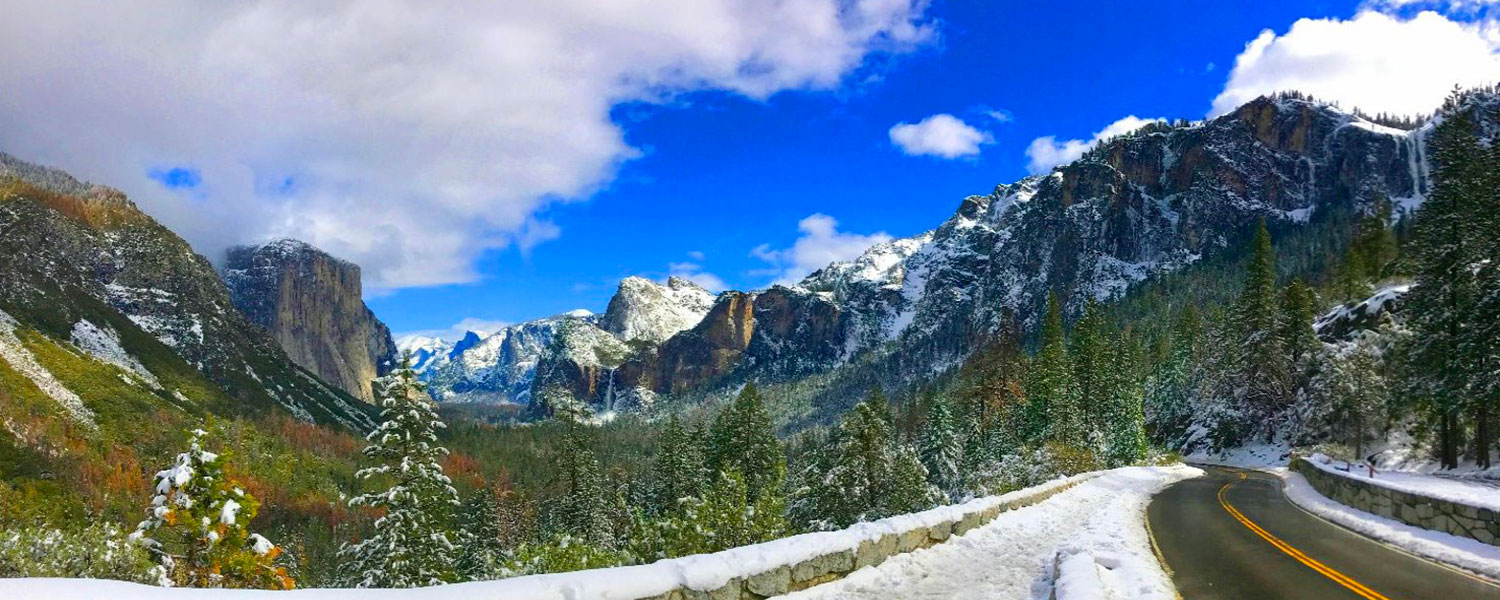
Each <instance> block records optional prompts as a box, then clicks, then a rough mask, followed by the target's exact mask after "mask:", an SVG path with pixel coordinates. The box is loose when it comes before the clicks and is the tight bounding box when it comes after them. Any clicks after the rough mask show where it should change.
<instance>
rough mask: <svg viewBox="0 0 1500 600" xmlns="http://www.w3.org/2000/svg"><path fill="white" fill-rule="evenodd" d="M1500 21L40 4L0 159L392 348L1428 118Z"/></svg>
mask: <svg viewBox="0 0 1500 600" xmlns="http://www.w3.org/2000/svg"><path fill="white" fill-rule="evenodd" d="M1490 4H1491V3H1490V2H1488V1H1479V0H1461V1H1457V2H1414V1H1409V0H1381V1H1377V2H1370V1H1368V0H1367V1H1365V2H1352V1H1351V2H1301V1H1299V2H1284V1H1280V0H1257V1H1254V2H1248V1H1246V2H1241V1H1227V2H1214V3H1202V2H1149V3H1137V2H1118V1H1113V0H1100V1H1086V2H1069V3H1012V2H981V1H964V2H957V1H941V0H935V1H932V2H924V1H922V0H759V1H741V0H555V1H552V2H545V3H526V2H509V3H494V2H459V1H454V2H443V3H436V4H433V3H419V2H416V1H415V0H367V1H362V2H355V1H352V0H351V1H338V0H330V1H329V2H318V3H305V2H297V1H294V0H257V1H244V2H224V3H201V2H189V1H187V0H150V1H147V2H141V3H119V4H118V5H100V4H97V3H88V2H82V1H78V2H74V1H72V0H16V1H14V2H8V3H7V8H6V12H7V13H8V18H6V19H0V151H4V152H9V153H11V154H14V155H16V156H18V157H21V158H23V159H27V160H31V161H34V162H41V163H44V164H50V165H53V166H57V167H60V168H63V169H65V170H68V171H70V172H72V173H74V174H76V175H79V176H80V177H83V178H86V179H89V180H92V181H95V182H99V183H105V184H109V185H113V186H115V187H119V188H121V189H123V190H125V191H126V192H127V193H128V194H129V195H130V197H131V198H132V199H134V200H135V201H136V202H137V203H138V204H139V205H141V206H142V208H143V209H145V210H146V211H147V212H148V213H150V214H152V215H153V216H154V217H156V218H157V219H158V220H160V221H162V222H163V223H164V224H166V225H168V226H169V227H171V228H173V229H174V230H175V231H177V232H179V233H180V234H182V235H183V236H184V237H185V238H187V239H188V241H190V242H191V243H192V244H193V245H194V247H195V248H196V249H197V250H198V251H199V252H200V253H203V254H204V255H205V256H208V257H210V259H215V260H217V259H218V258H219V257H220V256H221V255H222V253H223V250H224V249H225V248H226V247H228V246H230V245H233V244H239V243H253V242H256V241H264V240H266V239H270V238H273V237H279V236H292V237H297V238H300V239H304V240H306V241H309V242H311V243H313V244H315V245H317V246H319V247H322V248H324V249H326V250H328V251H330V252H331V253H333V254H335V255H337V256H340V257H343V258H346V259H349V260H352V261H354V262H357V263H358V264H360V265H361V266H362V267H363V271H364V279H365V284H366V302H367V303H368V304H369V305H370V307H371V308H372V309H373V310H374V311H375V313H376V314H377V315H378V316H379V317H380V318H381V319H382V320H384V321H385V322H386V323H387V324H388V325H390V327H391V329H392V330H393V331H395V332H398V334H399V333H415V332H420V333H427V334H435V335H445V336H450V337H451V336H456V335H458V334H460V333H461V332H462V331H463V330H465V329H469V328H474V329H480V330H488V329H492V328H494V327H497V326H499V325H500V324H503V323H515V322H520V321H524V320H529V319H532V318H537V317H542V316H547V315H551V314H556V313H560V312H563V311H567V310H571V309H575V308H585V309H590V310H593V311H596V312H602V311H603V309H604V307H605V306H606V304H607V303H608V300H609V297H610V295H611V294H612V293H613V291H614V288H615V286H616V285H617V283H618V282H619V280H620V279H621V278H622V277H625V276H629V275H642V276H646V277H650V278H653V279H665V278H666V277H668V276H670V275H678V276H683V277H687V278H689V279H692V280H694V281H697V282H699V283H700V284H702V285H704V286H705V287H708V288H709V289H711V290H714V291H719V290H722V289H758V288H763V287H765V286H768V285H771V284H774V283H788V282H794V281H796V280H797V279H799V278H800V277H802V276H804V275H806V274H807V273H809V272H811V271H812V270H815V269H817V268H819V267H821V266H823V265H826V264H827V263H828V262H830V261H833V260H847V259H850V258H853V257H855V256H857V255H858V254H859V253H860V252H861V251H863V250H864V249H865V248H867V247H868V246H869V245H870V244H873V243H876V242H880V241H884V240H888V239H891V238H892V237H903V236H910V235H915V234H918V233H921V232H923V231H926V230H928V229H931V228H933V227H936V226H937V225H938V224H940V223H941V222H942V221H943V220H945V219H946V218H948V217H949V216H950V215H951V214H952V212H953V210H954V209H956V208H957V207H958V205H959V202H960V201H961V200H962V199H963V198H964V197H965V196H967V195H971V194H984V193H988V192H989V191H990V190H992V189H993V188H994V186H996V185H997V184H1003V183H1009V182H1012V181H1015V180H1016V179H1019V178H1021V177H1025V176H1027V175H1028V174H1032V173H1045V172H1047V171H1048V170H1050V169H1051V168H1052V167H1053V166H1056V165H1058V164H1062V163H1065V162H1067V161H1069V160H1072V159H1073V158H1076V157H1077V156H1078V155H1080V154H1081V153H1082V152H1083V151H1084V150H1086V149H1087V148H1088V147H1089V146H1091V145H1092V144H1093V143H1095V142H1097V141H1098V140H1100V139H1103V138H1107V137H1109V136H1111V135H1116V134H1119V133H1124V132H1126V131H1129V130H1131V129H1133V128H1135V127H1139V126H1141V125H1143V124H1145V123H1148V122H1150V121H1151V120H1153V119H1158V118H1166V119H1177V118H1187V119H1202V118H1205V117H1211V116H1215V115H1218V114H1222V113H1224V112H1228V111H1230V110H1233V108H1234V107H1235V106H1238V105H1239V104H1241V103H1243V102H1245V101H1248V100H1250V99H1253V98H1254V97H1256V96H1258V95H1260V94H1264V93H1268V92H1271V91H1276V90H1281V89H1300V90H1303V91H1307V92H1310V93H1313V94H1314V95H1316V96H1319V97H1321V98H1325V99H1329V100H1334V101H1337V102H1339V103H1340V104H1341V105H1342V106H1359V107H1361V108H1364V109H1365V110H1368V111H1371V112H1381V111H1384V112H1393V113H1402V114H1411V113H1419V112H1429V111H1431V109H1433V108H1435V107H1436V106H1437V104H1438V103H1439V102H1440V101H1441V99H1442V97H1443V96H1444V95H1445V94H1446V92H1447V91H1448V90H1449V89H1451V88H1452V87H1453V86H1454V85H1455V84H1463V85H1474V84H1481V83H1493V82H1495V81H1500V27H1497V25H1496V18H1497V17H1500V10H1496V11H1492V10H1491V6H1490ZM1492 12H1493V13H1494V14H1493V15H1492V14H1491V13H1492Z"/></svg>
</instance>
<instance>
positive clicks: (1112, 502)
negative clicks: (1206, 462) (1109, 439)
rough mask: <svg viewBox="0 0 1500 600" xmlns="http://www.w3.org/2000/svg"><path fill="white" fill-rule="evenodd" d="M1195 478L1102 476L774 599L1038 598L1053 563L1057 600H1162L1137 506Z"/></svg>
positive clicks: (1164, 472)
mask: <svg viewBox="0 0 1500 600" xmlns="http://www.w3.org/2000/svg"><path fill="white" fill-rule="evenodd" d="M1202 474H1203V471H1201V470H1199V469H1195V468H1192V467H1187V466H1174V467H1127V468H1123V469H1115V470H1112V471H1106V472H1104V473H1103V474H1102V475H1099V476H1098V477H1095V478H1093V479H1090V480H1088V481H1085V482H1083V483H1080V484H1078V485H1077V486H1075V487H1073V488H1072V489H1069V490H1067V491H1065V492H1062V493H1060V494H1058V495H1056V496H1053V497H1052V498H1049V499H1048V500H1047V501H1045V502H1042V503H1040V504H1037V505H1034V506H1029V507H1026V508H1021V509H1017V510H1013V511H1009V512H1004V513H1000V515H999V516H998V517H996V518H995V520H994V521H991V522H990V523H989V524H987V525H985V526H983V527H980V528H978V529H975V530H973V531H970V532H968V533H967V534H964V535H962V536H958V537H955V538H953V539H951V540H949V541H948V542H946V543H943V544H939V545H936V546H933V547H931V548H928V549H926V550H919V551H916V552H912V553H908V554H902V555H899V556H895V557H892V558H890V559H889V560H887V561H885V562H884V563H881V564H880V565H877V566H874V567H866V568H864V569H860V570H858V571H855V572H854V573H852V574H850V575H849V576H848V577H846V578H844V579H841V580H838V581H834V582H831V583H827V584H824V585H820V586H817V587H813V588H810V589H807V590H804V591H801V592H797V593H794V594H790V595H787V596H784V598H786V599H787V600H812V599H835V598H836V599H840V600H843V599H857V598H859V599H886V598H891V599H894V598H931V599H938V598H943V599H947V598H974V599H978V598H1046V597H1048V595H1049V594H1051V591H1052V586H1053V582H1054V580H1055V579H1056V573H1055V570H1056V568H1057V565H1059V564H1061V565H1062V570H1063V577H1062V579H1061V580H1058V581H1057V583H1058V584H1059V586H1060V587H1059V590H1058V592H1059V594H1058V597H1059V598H1090V599H1098V598H1161V599H1171V598H1174V597H1175V591H1174V588H1173V587H1172V583H1171V579H1170V578H1169V577H1168V576H1167V574H1166V572H1164V571H1163V570H1162V568H1161V565H1159V564H1158V563H1157V562H1156V559H1155V555H1154V554H1153V552H1152V550H1151V541H1150V537H1149V534H1147V532H1146V526H1145V515H1146V505H1147V504H1148V503H1149V502H1150V501H1151V496H1152V495H1153V494H1155V493H1156V492H1157V491H1159V490H1161V489H1162V488H1164V487H1166V486H1168V485H1170V484H1172V483H1175V482H1177V481H1181V480H1183V479H1189V478H1192V477H1197V476H1199V475H1202ZM1090 569H1092V572H1090ZM1101 591H1102V592H1103V593H1102V594H1101V593H1099V592H1101ZM1064 593H1067V594H1070V595H1067V596H1065V595H1063V594H1064Z"/></svg>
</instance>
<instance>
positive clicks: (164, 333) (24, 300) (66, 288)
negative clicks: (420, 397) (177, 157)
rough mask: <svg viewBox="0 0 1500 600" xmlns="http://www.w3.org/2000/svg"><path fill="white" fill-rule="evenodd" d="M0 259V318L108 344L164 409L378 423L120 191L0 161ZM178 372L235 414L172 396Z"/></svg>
mask: <svg viewBox="0 0 1500 600" xmlns="http://www.w3.org/2000/svg"><path fill="white" fill-rule="evenodd" d="M0 257H4V259H3V260H0V311H3V312H5V313H7V314H9V315H10V316H11V318H12V319H13V320H14V321H15V322H17V323H18V324H19V326H20V327H24V328H28V329H31V330H35V331H37V332H39V333H41V334H42V335H45V336H48V337H51V338H53V339H57V340H62V341H65V342H71V341H75V340H79V335H77V334H78V332H93V333H98V334H100V335H102V336H103V338H99V339H104V338H108V340H109V341H110V343H109V344H107V345H109V346H116V345H118V346H119V348H118V352H119V353H123V355H124V356H119V357H117V359H118V360H119V361H120V363H121V364H127V365H130V366H131V367H132V369H131V370H133V371H135V370H136V369H135V368H134V367H136V366H140V367H141V370H140V371H146V372H140V371H137V374H138V375H139V376H140V377H141V378H143V379H145V380H147V381H157V382H158V385H159V387H158V388H156V389H154V392H153V393H156V394H158V395H160V396H161V399H162V401H163V402H167V403H170V404H173V405H176V406H177V407H179V408H180V409H182V410H187V411H189V412H194V413H197V412H201V411H205V410H210V411H214V412H235V411H264V410H270V409H272V407H280V408H282V409H284V410H286V411H288V412H289V413H290V414H293V415H295V416H297V417H299V418H302V419H305V420H308V421H315V422H320V423H332V424H339V425H343V426H347V427H349V428H352V429H360V430H362V429H367V428H369V427H372V426H373V424H374V419H373V418H372V413H371V412H370V411H369V410H368V408H367V407H365V406H364V405H362V404H361V403H359V402H358V401H356V400H355V399H354V398H352V397H350V396H349V395H348V394H345V393H343V392H340V391H337V390H333V389H329V387H328V386H326V385H324V383H323V382H322V381H321V380H319V379H318V378H317V377H316V376H314V375H312V374H310V373H308V372H307V371H306V370H304V369H302V368H299V367H298V366H297V365H296V364H295V363H293V362H292V361H291V360H290V359H289V358H288V357H287V355H286V353H285V352H283V351H282V350H281V348H280V347H279V345H277V344H276V343H275V341H273V340H272V339H271V338H270V337H269V336H267V335H266V334H265V333H264V332H262V331H261V330H260V329H258V328H257V327H255V326H253V325H252V324H251V323H250V322H249V321H248V320H246V318H245V317H244V316H243V315H241V314H240V313H239V312H238V311H236V310H235V309H234V305H233V304H232V303H231V301H230V299H229V292H228V290H227V289H226V288H225V286H224V283H223V282H222V281H220V279H219V277H218V275H217V274H216V273H215V272H214V269H213V267H212V265H210V264H209V262H208V261H207V260H206V259H204V258H203V257H202V256H199V255H197V254H195V253H194V252H193V251H192V248H190V247H189V246H188V244H187V242H185V241H183V240H182V239H181V238H179V237H177V235H175V234H173V233H172V232H171V231H169V230H168V229H166V228H165V227H162V226H161V225H160V224H158V223H157V222H156V221H154V220H152V219H151V218H150V217H149V216H147V215H145V214H144V213H142V212H140V211H139V210H138V209H137V208H136V206H135V205H134V204H133V203H131V202H130V201H129V200H128V199H126V198H125V196H124V195H123V194H121V193H120V192H118V191H116V190H113V189H110V188H106V187H102V186H92V185H88V184H85V183H82V182H79V181H77V180H76V179H74V178H72V177H70V176H68V175H67V174H66V173H63V172H61V171H58V170H55V169H49V168H45V167H38V166H36V165H31V164H28V163H25V162H23V161H20V160H17V159H15V158H13V157H10V156H8V155H5V154H0ZM84 337H85V338H88V337H95V338H98V337H99V336H98V335H95V336H84ZM84 346H89V344H83V346H80V347H84ZM111 350H114V348H111ZM181 369H187V370H190V371H194V372H196V373H195V374H194V375H193V377H200V376H201V377H203V378H206V379H207V380H208V381H212V382H214V384H215V385H216V386H217V387H218V388H221V389H222V390H224V393H225V394H226V395H227V396H229V397H231V398H233V400H234V402H235V405H234V406H218V405H207V404H205V403H206V402H208V400H207V399H205V398H201V397H197V396H195V393H194V391H193V390H192V389H191V387H190V386H183V387H182V389H178V388H177V387H174V385H175V384H179V383H182V382H183V381H184V378H183V377H184V376H183V375H182V373H181ZM184 390H185V391H186V393H184Z"/></svg>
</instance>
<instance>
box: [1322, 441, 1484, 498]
mask: <svg viewBox="0 0 1500 600" xmlns="http://www.w3.org/2000/svg"><path fill="white" fill-rule="evenodd" d="M1307 462H1308V464H1311V465H1312V466H1314V467H1317V468H1318V469H1319V470H1322V471H1325V472H1328V473H1332V474H1334V475H1338V476H1340V477H1348V478H1350V479H1356V480H1359V481H1361V482H1364V483H1367V484H1370V485H1378V486H1380V487H1383V488H1389V489H1393V490H1400V491H1403V492H1406V493H1409V494H1417V495H1419V496H1426V497H1428V498H1436V499H1438V500H1447V501H1449V502H1457V503H1459V504H1466V505H1468V506H1475V507H1479V508H1488V509H1490V510H1493V511H1497V512H1500V489H1497V488H1496V487H1494V486H1490V485H1485V484H1483V483H1472V482H1468V481H1460V480H1456V479H1448V478H1446V477H1435V476H1432V475H1422V474H1418V473H1403V472H1392V471H1380V470H1377V471H1375V476H1374V477H1370V474H1369V471H1368V470H1367V469H1365V468H1364V467H1362V466H1360V465H1357V464H1356V465H1355V466H1354V467H1353V468H1351V469H1349V470H1348V471H1344V470H1342V469H1339V468H1338V467H1336V466H1334V465H1335V461H1333V460H1332V459H1329V458H1328V457H1327V456H1324V455H1322V454H1314V455H1313V456H1311V457H1309V458H1308V460H1307ZM1340 462H1341V461H1340Z"/></svg>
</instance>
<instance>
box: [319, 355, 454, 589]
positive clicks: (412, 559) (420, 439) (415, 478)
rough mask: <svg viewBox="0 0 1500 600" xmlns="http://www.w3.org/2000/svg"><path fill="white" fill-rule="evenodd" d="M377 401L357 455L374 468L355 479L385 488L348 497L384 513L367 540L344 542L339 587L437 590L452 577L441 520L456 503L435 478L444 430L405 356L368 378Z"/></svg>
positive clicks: (442, 479)
mask: <svg viewBox="0 0 1500 600" xmlns="http://www.w3.org/2000/svg"><path fill="white" fill-rule="evenodd" d="M374 388H375V394H376V396H377V397H378V398H380V406H381V411H380V418H381V423H380V426H379V427H377V428H376V429H375V430H374V431H371V432H370V434H369V435H367V436H365V439H366V440H368V441H369V442H370V445H369V446H366V447H365V449H364V455H365V458H366V459H368V460H370V461H372V462H374V463H375V465H374V466H370V467H366V468H363V469H360V470H359V471H358V472H357V473H355V476H356V477H357V478H359V479H361V480H363V481H366V482H370V483H379V484H382V485H385V486H386V487H385V488H384V489H381V490H380V491H376V492H369V493H365V494H361V495H359V496H355V497H354V498H352V499H350V501H349V505H350V506H354V507H360V506H363V507H368V508H370V509H372V510H377V511H381V510H383V511H385V514H384V515H383V516H381V517H380V518H378V519H376V520H375V526H374V530H373V531H372V532H371V534H370V536H369V537H367V538H365V539H364V540H362V541H360V542H359V543H357V544H346V545H345V546H344V547H343V548H342V549H341V550H340V554H341V555H342V556H343V557H344V559H345V560H346V563H345V565H344V569H343V571H344V580H345V581H344V584H345V585H346V586H348V587H362V588H364V587H381V588H405V587H416V586H423V585H437V584H441V583H447V582H449V581H452V580H453V579H454V567H453V555H454V551H455V550H456V548H455V547H454V545H453V537H452V532H451V531H449V528H448V523H449V520H450V517H451V515H452V511H453V509H454V507H456V506H458V504H459V502H458V491H457V490H455V489H454V488H453V485H452V481H451V480H449V479H448V476H447V475H444V474H443V465H442V462H441V461H442V459H443V457H444V456H447V454H448V449H447V448H444V447H443V446H441V445H439V444H438V439H437V430H438V429H442V428H444V427H446V426H445V425H444V424H443V420H442V419H441V418H440V417H438V415H437V412H436V411H435V410H434V407H433V404H432V400H431V399H429V398H428V397H427V394H426V393H424V386H423V384H421V383H420V382H418V381H417V379H416V373H415V372H414V371H412V369H411V357H410V356H409V355H408V356H404V357H402V360H401V366H400V367H399V368H397V369H396V370H395V371H392V372H391V373H390V374H389V375H387V376H385V377H381V378H379V379H376V380H375V385H374Z"/></svg>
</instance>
